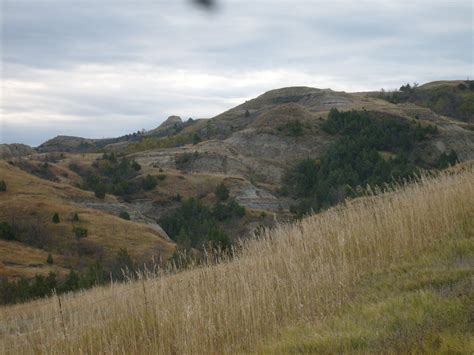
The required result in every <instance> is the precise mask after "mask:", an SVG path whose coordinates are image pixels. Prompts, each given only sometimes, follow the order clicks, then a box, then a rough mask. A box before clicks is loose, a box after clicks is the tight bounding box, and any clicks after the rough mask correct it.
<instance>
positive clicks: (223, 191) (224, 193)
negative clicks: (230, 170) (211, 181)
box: [214, 182, 229, 201]
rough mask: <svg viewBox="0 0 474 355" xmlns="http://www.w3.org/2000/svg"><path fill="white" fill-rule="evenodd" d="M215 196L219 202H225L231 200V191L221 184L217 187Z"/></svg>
mask: <svg viewBox="0 0 474 355" xmlns="http://www.w3.org/2000/svg"><path fill="white" fill-rule="evenodd" d="M214 194H215V195H216V197H217V199H218V200H219V201H225V200H227V199H228V198H229V189H228V188H227V187H226V186H225V185H224V183H223V182H221V183H220V184H219V185H217V187H216V189H215V191H214Z"/></svg>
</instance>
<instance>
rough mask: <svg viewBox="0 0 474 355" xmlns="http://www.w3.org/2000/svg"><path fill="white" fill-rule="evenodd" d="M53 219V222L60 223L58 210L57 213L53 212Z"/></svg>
mask: <svg viewBox="0 0 474 355" xmlns="http://www.w3.org/2000/svg"><path fill="white" fill-rule="evenodd" d="M52 221H53V223H55V224H58V223H59V222H60V219H59V214H58V213H57V212H56V213H55V214H53V218H52Z"/></svg>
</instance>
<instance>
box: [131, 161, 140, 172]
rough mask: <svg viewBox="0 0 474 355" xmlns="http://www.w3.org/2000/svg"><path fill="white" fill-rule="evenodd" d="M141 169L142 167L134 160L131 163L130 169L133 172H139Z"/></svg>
mask: <svg viewBox="0 0 474 355" xmlns="http://www.w3.org/2000/svg"><path fill="white" fill-rule="evenodd" d="M141 168H142V166H141V165H140V164H138V163H137V162H136V161H135V160H133V161H132V169H133V170H135V171H140V169H141Z"/></svg>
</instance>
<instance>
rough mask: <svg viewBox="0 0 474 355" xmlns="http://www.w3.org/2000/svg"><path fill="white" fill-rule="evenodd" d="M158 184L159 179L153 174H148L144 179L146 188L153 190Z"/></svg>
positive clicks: (143, 183)
mask: <svg viewBox="0 0 474 355" xmlns="http://www.w3.org/2000/svg"><path fill="white" fill-rule="evenodd" d="M157 184H158V179H157V178H156V177H155V176H152V175H147V176H146V177H145V178H144V179H143V181H142V186H143V189H145V190H153V189H154V188H155V187H156V185H157Z"/></svg>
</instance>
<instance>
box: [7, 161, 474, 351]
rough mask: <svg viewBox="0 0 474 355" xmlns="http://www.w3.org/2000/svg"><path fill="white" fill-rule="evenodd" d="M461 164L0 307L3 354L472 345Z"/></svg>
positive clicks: (472, 176)
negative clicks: (232, 244)
mask: <svg viewBox="0 0 474 355" xmlns="http://www.w3.org/2000/svg"><path fill="white" fill-rule="evenodd" d="M473 206H474V172H473V170H472V166H469V165H466V166H464V167H460V168H459V169H458V170H451V171H450V172H448V173H444V174H440V175H438V176H431V177H429V176H426V177H423V178H422V179H421V180H420V181H418V182H417V183H414V184H411V185H403V186H399V187H398V188H397V189H395V190H389V191H386V192H385V193H384V194H381V195H375V196H373V195H371V194H369V195H367V196H365V197H361V198H358V199H355V200H350V201H347V202H346V203H345V204H343V205H340V206H338V207H337V208H334V209H332V210H329V211H327V212H324V213H322V214H319V215H314V216H311V217H308V218H306V219H303V220H302V221H301V222H297V223H294V224H285V225H280V226H278V227H277V228H274V229H271V230H267V231H266V232H264V233H263V234H260V237H259V238H255V239H251V240H249V241H247V242H246V243H244V244H243V245H242V247H241V248H239V249H238V250H236V251H235V255H234V256H233V257H225V256H221V258H218V259H214V258H212V257H211V258H210V259H209V263H208V265H204V266H200V267H197V268H191V269H189V270H186V271H182V272H177V273H176V272H174V271H173V270H168V271H166V270H156V271H155V273H148V274H146V275H145V276H147V278H146V280H143V281H136V282H130V283H128V284H113V285H111V286H108V287H99V288H95V289H93V290H90V291H87V292H81V293H76V294H68V295H65V296H62V297H61V307H59V308H58V299H57V298H55V297H53V298H48V299H44V300H39V301H36V302H34V303H31V304H26V305H18V306H10V307H2V308H0V314H1V319H2V320H3V322H2V323H1V327H2V328H1V329H2V332H1V333H0V340H1V345H0V347H1V349H2V352H4V353H13V352H15V353H18V352H20V353H22V352H33V351H41V352H47V353H61V354H68V353H76V352H77V351H78V349H80V351H83V352H88V353H103V352H108V351H111V350H112V349H113V350H114V351H118V352H124V353H148V352H150V353H190V352H196V353H235V352H238V353H241V352H245V353H252V352H257V353H301V352H307V353H311V352H316V353H326V352H327V353H334V352H362V353H366V352H400V353H411V352H428V353H433V352H460V353H470V352H472V351H473V350H474V349H473V347H472V345H473V344H472V338H471V336H472V334H471V332H470V321H471V320H470V318H469V316H470V313H469V312H470V307H472V296H473V295H472V287H470V279H471V278H472V277H473V276H474V275H473V271H472V267H471V265H472V262H473V258H474V254H473V250H474V248H473V246H474V244H473V239H472V237H473V235H474V234H473V227H474V225H473V224H472V221H473V220H474V210H473Z"/></svg>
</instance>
